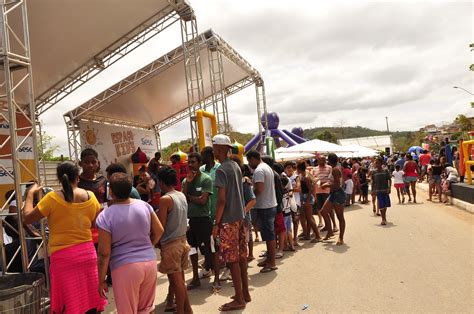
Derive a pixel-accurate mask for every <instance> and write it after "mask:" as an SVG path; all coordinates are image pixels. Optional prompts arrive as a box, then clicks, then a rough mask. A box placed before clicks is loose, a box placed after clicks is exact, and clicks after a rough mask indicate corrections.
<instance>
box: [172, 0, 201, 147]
mask: <svg viewBox="0 0 474 314" xmlns="http://www.w3.org/2000/svg"><path fill="white" fill-rule="evenodd" d="M181 5H182V7H181V8H179V9H178V10H177V11H178V14H179V16H180V17H181V38H182V41H183V56H184V72H185V76H186V91H187V96H188V106H189V115H190V116H191V120H190V124H191V142H192V145H193V150H196V149H197V150H198V151H199V150H200V149H202V148H203V147H198V142H197V137H198V130H197V123H196V121H195V116H196V110H198V109H203V104H202V101H203V98H204V82H203V77H202V67H201V56H200V54H199V45H198V43H197V38H198V35H199V34H198V27H197V21H196V15H195V14H194V11H193V9H192V8H191V6H189V5H188V4H187V3H185V2H183V3H181Z"/></svg>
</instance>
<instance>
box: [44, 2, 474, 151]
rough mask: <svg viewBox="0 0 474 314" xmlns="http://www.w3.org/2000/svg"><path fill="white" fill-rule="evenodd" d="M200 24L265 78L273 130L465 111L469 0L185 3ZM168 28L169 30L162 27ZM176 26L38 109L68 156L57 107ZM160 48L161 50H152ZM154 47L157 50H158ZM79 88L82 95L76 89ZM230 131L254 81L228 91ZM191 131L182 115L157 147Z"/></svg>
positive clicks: (251, 114) (171, 43) (244, 111)
mask: <svg viewBox="0 0 474 314" xmlns="http://www.w3.org/2000/svg"><path fill="white" fill-rule="evenodd" d="M191 4H192V5H193V7H194V9H195V11H196V14H197V17H198V23H199V29H200V31H204V30H206V29H208V28H212V29H213V30H214V31H215V32H216V33H218V34H219V35H221V36H222V37H223V38H224V40H226V41H227V42H229V44H231V45H232V46H233V47H234V48H235V49H236V50H237V51H238V52H239V53H241V54H242V55H243V56H244V58H246V59H247V60H248V61H249V62H250V63H251V64H252V65H253V66H254V67H255V68H257V69H258V70H259V72H260V73H261V74H262V75H263V78H264V80H265V87H266V92H267V105H268V108H269V110H272V111H276V112H278V113H279V114H280V123H281V127H284V128H289V129H291V128H292V127H294V126H303V127H313V126H332V125H334V124H335V123H336V122H337V121H340V120H341V119H342V120H345V121H347V122H348V123H349V124H350V125H353V126H355V125H361V126H366V127H371V128H375V129H381V130H383V129H385V116H388V117H389V123H390V127H391V129H392V130H416V129H418V128H420V127H422V126H423V125H425V124H428V123H439V122H441V121H449V120H452V119H453V118H454V117H455V116H456V115H457V114H459V113H466V114H469V115H472V114H473V110H472V109H470V106H469V102H470V101H472V100H470V97H469V95H467V94H465V93H463V92H462V91H460V90H456V89H453V88H452V86H454V85H458V86H463V87H465V88H467V89H471V90H472V89H473V81H472V77H473V76H472V75H473V73H472V72H469V71H468V66H469V64H470V63H471V60H472V53H471V52H470V51H469V48H468V47H469V44H470V43H471V42H474V38H473V36H472V25H473V5H472V3H471V2H470V1H396V2H387V1H309V0H307V1H298V2H295V3H294V4H290V2H288V1H267V0H265V1H264V0H259V1H251V0H240V1H232V0H225V1H224V0H199V1H197V0H195V1H191ZM170 34H171V33H170ZM179 40H180V35H179V32H174V33H173V36H172V35H167V36H163V37H162V38H161V39H160V38H159V40H155V41H153V42H151V43H150V44H149V45H147V47H143V49H141V50H140V51H137V53H136V54H133V55H131V56H129V57H128V61H127V62H125V63H121V64H120V65H118V66H117V67H116V68H115V69H113V71H111V72H112V73H113V74H107V75H106V76H104V77H103V78H102V80H94V81H93V82H92V83H91V84H89V86H88V87H85V88H83V89H82V90H81V91H78V93H77V94H76V95H72V96H71V97H69V98H68V99H66V100H65V101H63V103H61V104H60V105H58V106H57V107H56V108H54V109H52V110H51V111H50V112H48V113H47V114H45V115H44V117H42V119H43V120H44V121H45V122H46V127H45V129H46V130H47V131H48V132H49V133H50V134H53V135H55V136H56V141H57V142H58V143H59V144H60V145H61V146H63V147H64V153H66V150H67V146H66V134H65V133H66V132H65V127H64V123H63V121H62V118H61V119H60V118H58V117H60V116H62V114H63V113H64V112H65V111H67V110H69V109H71V108H73V107H75V106H77V105H79V104H80V103H81V102H83V101H84V100H86V99H87V98H88V97H92V96H94V94H96V93H98V92H99V91H100V89H101V88H104V86H108V85H111V84H113V83H114V82H113V81H111V80H116V79H118V78H119V77H123V76H126V75H127V74H129V71H132V69H137V68H139V67H141V66H143V65H145V64H146V63H148V62H150V61H151V60H153V58H155V57H159V56H160V55H161V54H162V53H163V52H164V51H168V50H170V49H172V48H173V47H175V46H176V45H178V44H179ZM158 48H159V49H158ZM158 51H161V53H159V54H158ZM99 83H102V84H103V85H100V84H99ZM79 92H80V93H79ZM228 103H229V112H230V120H231V123H232V125H233V126H234V128H236V129H237V130H240V131H243V132H255V131H256V130H257V128H258V126H257V124H256V122H257V119H256V108H255V106H256V105H255V91H254V88H253V87H250V88H248V89H247V90H245V91H242V92H241V93H239V94H237V95H234V96H232V97H230V98H229V101H228ZM187 137H189V122H188V121H183V122H181V123H179V124H177V125H176V126H174V127H172V128H170V129H169V130H166V131H164V132H163V133H162V139H163V144H164V145H166V144H169V143H170V142H172V141H175V140H180V139H184V138H187Z"/></svg>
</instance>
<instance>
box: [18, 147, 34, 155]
mask: <svg viewBox="0 0 474 314" xmlns="http://www.w3.org/2000/svg"><path fill="white" fill-rule="evenodd" d="M18 151H19V152H20V153H33V147H31V146H22V147H20V149H19V150H18Z"/></svg>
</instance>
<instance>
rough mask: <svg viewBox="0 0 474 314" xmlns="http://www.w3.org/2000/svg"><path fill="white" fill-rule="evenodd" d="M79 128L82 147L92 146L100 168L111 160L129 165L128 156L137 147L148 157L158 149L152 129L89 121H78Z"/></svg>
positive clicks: (104, 166)
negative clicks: (97, 155) (97, 156)
mask: <svg viewBox="0 0 474 314" xmlns="http://www.w3.org/2000/svg"><path fill="white" fill-rule="evenodd" d="M79 130H80V134H81V146H82V148H83V149H84V148H92V149H94V150H96V151H97V153H98V154H99V161H100V164H101V169H102V170H103V169H105V168H106V167H107V166H108V165H109V164H111V163H113V162H120V163H122V164H124V165H125V166H127V165H129V164H130V162H131V161H130V157H131V155H132V154H133V153H134V152H135V151H136V150H137V148H138V147H140V149H141V150H142V151H143V152H144V153H145V154H146V155H147V156H148V158H153V156H154V154H155V152H156V151H157V150H158V145H157V143H156V137H155V132H154V131H152V130H149V131H148V130H141V129H134V128H128V127H123V126H116V125H110V124H102V123H96V122H90V121H81V122H79Z"/></svg>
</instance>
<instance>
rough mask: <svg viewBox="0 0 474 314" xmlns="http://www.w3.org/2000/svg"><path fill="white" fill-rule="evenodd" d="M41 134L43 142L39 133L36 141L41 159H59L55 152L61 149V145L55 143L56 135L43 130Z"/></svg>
mask: <svg viewBox="0 0 474 314" xmlns="http://www.w3.org/2000/svg"><path fill="white" fill-rule="evenodd" d="M41 135H42V136H41V137H42V138H43V142H42V143H41V138H40V136H39V134H37V141H36V146H37V147H36V148H37V150H36V151H37V152H38V157H39V160H45V161H49V160H56V159H58V158H56V157H54V153H55V152H56V151H57V150H58V149H59V145H54V144H53V140H54V136H52V135H49V134H48V133H46V131H42V134H41Z"/></svg>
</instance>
